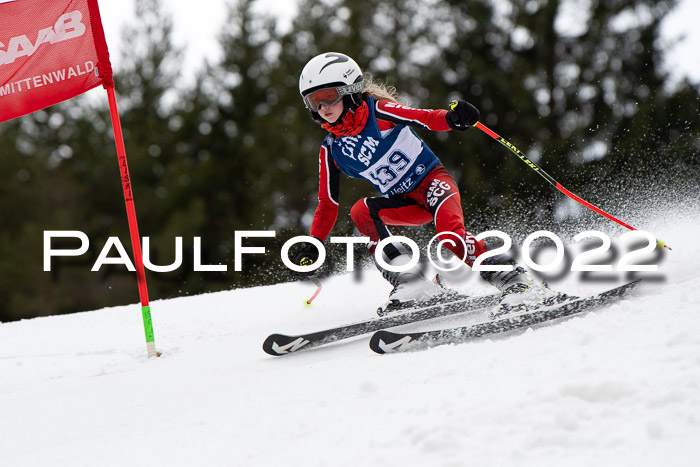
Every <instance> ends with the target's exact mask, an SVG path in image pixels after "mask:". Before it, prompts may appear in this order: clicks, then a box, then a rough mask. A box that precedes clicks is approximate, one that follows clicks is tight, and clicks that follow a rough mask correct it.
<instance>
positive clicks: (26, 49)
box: [0, 10, 86, 66]
mask: <svg viewBox="0 0 700 467" xmlns="http://www.w3.org/2000/svg"><path fill="white" fill-rule="evenodd" d="M82 19H83V14H82V13H81V12H80V11H79V10H76V11H71V12H70V13H66V14H64V15H61V16H59V17H58V20H56V23H54V25H53V26H49V27H48V28H44V29H40V30H39V32H38V33H37V36H36V40H35V41H34V43H32V41H31V40H30V39H29V38H28V37H27V36H26V35H24V34H23V35H21V36H17V37H13V38H11V39H10V40H9V43H8V44H7V49H6V50H3V49H5V44H4V43H3V42H2V41H0V66H2V65H9V64H10V63H13V62H14V61H15V60H17V59H18V58H20V57H31V56H32V55H33V54H34V52H36V51H37V49H38V48H39V47H41V45H43V44H56V43H58V42H62V41H66V40H68V39H73V38H75V37H80V36H82V35H83V34H85V30H86V28H85V25H84V24H83V23H82Z"/></svg>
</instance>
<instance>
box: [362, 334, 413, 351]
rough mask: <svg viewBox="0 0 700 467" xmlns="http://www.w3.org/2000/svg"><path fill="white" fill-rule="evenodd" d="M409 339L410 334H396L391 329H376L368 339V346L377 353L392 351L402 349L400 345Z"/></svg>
mask: <svg viewBox="0 0 700 467" xmlns="http://www.w3.org/2000/svg"><path fill="white" fill-rule="evenodd" d="M410 341H411V336H408V335H406V334H397V333H395V332H391V331H377V332H375V333H374V334H372V337H371V338H370V340H369V348H370V349H372V351H374V352H376V353H378V354H385V353H392V352H398V351H400V350H403V348H402V347H404V346H405V344H408V343H409V342H410Z"/></svg>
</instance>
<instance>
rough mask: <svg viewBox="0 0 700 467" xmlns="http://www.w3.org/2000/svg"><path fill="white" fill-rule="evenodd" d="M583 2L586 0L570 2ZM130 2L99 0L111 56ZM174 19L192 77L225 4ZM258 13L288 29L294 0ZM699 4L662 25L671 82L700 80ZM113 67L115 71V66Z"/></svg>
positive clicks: (264, 4)
mask: <svg viewBox="0 0 700 467" xmlns="http://www.w3.org/2000/svg"><path fill="white" fill-rule="evenodd" d="M571 1H572V2H573V3H578V2H580V3H586V2H587V1H588V0H571ZM134 2H135V0H99V5H100V11H101V14H102V22H103V24H104V28H105V34H106V36H107V43H108V45H109V47H110V51H111V54H112V56H113V57H116V56H117V53H118V52H119V50H120V38H121V29H122V27H123V26H124V25H125V24H126V23H127V22H129V21H131V20H132V19H133V18H134V13H133V10H134ZM162 2H163V5H164V7H165V8H166V9H167V12H168V13H170V14H171V15H172V18H173V21H174V29H175V30H174V41H175V45H177V46H183V47H185V61H184V64H185V72H186V76H187V77H189V78H191V77H192V76H193V73H194V71H195V70H196V69H197V68H198V67H199V66H200V65H201V63H202V57H206V58H208V59H209V60H210V61H212V60H215V59H216V58H217V57H218V56H219V53H220V52H219V48H218V45H217V35H218V33H219V31H220V30H221V28H222V26H223V24H224V21H225V20H226V17H227V11H228V10H227V6H226V5H227V4H228V3H229V1H227V0H197V1H196V2H190V1H188V2H183V1H182V0H162ZM255 8H256V9H258V10H259V11H267V12H274V13H275V14H276V15H277V16H278V17H279V18H280V20H281V21H282V23H281V27H283V28H285V27H289V24H290V21H291V19H292V18H293V16H294V15H295V13H296V1H291V0H285V1H280V0H258V1H257V2H256V4H255ZM698 18H700V0H681V1H680V4H679V6H678V7H677V8H676V9H675V10H674V11H673V12H672V13H671V14H670V15H669V16H668V18H667V20H666V21H665V24H664V25H663V41H664V42H666V41H668V42H669V43H672V42H676V41H679V42H678V43H677V44H676V45H674V46H673V47H672V49H671V50H670V51H669V52H668V53H667V54H666V57H665V59H666V66H667V68H668V69H669V70H670V71H672V73H673V76H674V77H675V79H679V78H680V77H684V76H687V77H690V79H691V80H692V81H693V82H695V83H698V82H700V28H698V26H697V20H698ZM113 65H114V66H116V67H118V66H119V64H118V63H114V62H113Z"/></svg>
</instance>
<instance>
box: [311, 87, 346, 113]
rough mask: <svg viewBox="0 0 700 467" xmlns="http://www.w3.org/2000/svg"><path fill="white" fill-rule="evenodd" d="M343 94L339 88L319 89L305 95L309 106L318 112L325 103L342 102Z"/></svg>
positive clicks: (329, 104)
mask: <svg viewBox="0 0 700 467" xmlns="http://www.w3.org/2000/svg"><path fill="white" fill-rule="evenodd" d="M342 98H343V96H341V95H340V93H339V92H338V89H337V88H326V89H319V90H318V91H315V92H312V93H311V94H308V95H307V96H306V97H304V102H306V105H307V107H309V109H311V111H313V112H318V108H319V107H320V106H321V104H323V105H327V106H331V105H335V104H337V103H338V102H340V99H342Z"/></svg>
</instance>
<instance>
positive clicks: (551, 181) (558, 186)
mask: <svg viewBox="0 0 700 467" xmlns="http://www.w3.org/2000/svg"><path fill="white" fill-rule="evenodd" d="M474 126H475V127H477V128H478V129H480V130H481V131H483V132H484V133H486V134H487V135H489V136H490V137H491V138H493V139H495V140H496V141H498V142H499V143H501V145H503V146H505V147H506V148H507V149H508V150H510V152H512V153H513V154H515V155H516V156H518V158H520V160H522V161H523V162H525V164H527V165H528V167H530V168H531V169H532V170H534V171H535V172H537V173H538V174H540V176H542V178H544V179H545V180H547V182H548V183H549V184H550V185H552V186H553V187H554V188H556V189H557V190H559V191H561V192H562V193H564V194H565V195H566V196H568V197H569V198H571V199H573V200H574V201H576V202H577V203H579V204H581V205H583V206H585V207H587V208H588V209H591V210H593V211H595V212H597V213H598V214H600V215H601V216H605V217H607V218H608V219H610V220H611V221H613V222H617V223H618V224H620V225H621V226H623V227H626V228H628V229H630V230H637V229H636V228H634V227H632V226H631V225H629V224H627V223H625V222H623V221H621V220H620V219H618V218H617V217H615V216H613V215H611V214H608V213H607V212H605V211H603V210H602V209H600V208H599V207H597V206H595V205H593V204H591V203H589V202H588V201H586V200H585V199H582V198H579V197H578V196H576V195H575V194H573V193H572V192H570V191H569V190H567V189H566V188H564V187H563V186H562V185H561V184H560V183H559V182H557V181H556V180H554V178H552V177H551V176H550V175H549V174H548V173H547V172H545V171H544V170H542V168H541V167H540V166H538V165H537V164H535V163H534V162H532V161H531V160H530V159H529V158H528V157H527V156H526V155H525V153H523V152H521V151H520V150H519V149H518V148H516V147H515V146H514V145H513V143H511V142H510V141H508V140H506V139H505V138H503V137H502V136H500V135H498V134H496V132H494V131H492V130H490V129H489V128H487V127H486V125H484V124H482V123H481V122H476V123H475V124H474ZM656 244H657V245H658V246H659V248H668V249H669V250H670V249H671V247H670V246H668V245H667V244H666V242H665V241H663V240H658V239H657V240H656Z"/></svg>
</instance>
